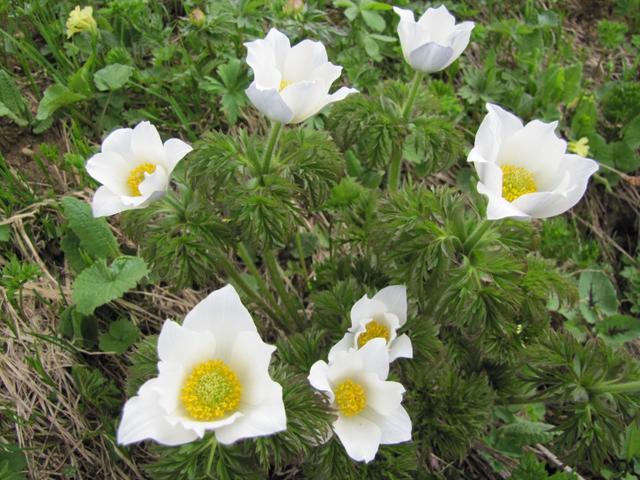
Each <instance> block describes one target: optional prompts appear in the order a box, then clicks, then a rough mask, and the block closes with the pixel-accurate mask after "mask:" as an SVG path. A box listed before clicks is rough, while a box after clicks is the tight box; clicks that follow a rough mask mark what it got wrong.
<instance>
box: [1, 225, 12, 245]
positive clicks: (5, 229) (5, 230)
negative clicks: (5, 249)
mask: <svg viewBox="0 0 640 480" xmlns="http://www.w3.org/2000/svg"><path fill="white" fill-rule="evenodd" d="M10 239H11V228H9V225H0V242H8V241H9V240H10Z"/></svg>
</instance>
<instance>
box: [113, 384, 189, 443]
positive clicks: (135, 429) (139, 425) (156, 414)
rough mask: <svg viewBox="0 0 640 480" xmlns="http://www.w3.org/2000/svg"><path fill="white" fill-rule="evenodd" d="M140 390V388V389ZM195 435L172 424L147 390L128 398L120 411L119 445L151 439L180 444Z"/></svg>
mask: <svg viewBox="0 0 640 480" xmlns="http://www.w3.org/2000/svg"><path fill="white" fill-rule="evenodd" d="M141 390H142V389H141ZM196 438H197V435H196V434H195V433H194V432H192V431H190V430H187V429H185V428H183V427H182V426H180V425H175V426H172V425H171V424H169V422H168V421H167V419H166V412H165V411H164V410H163V409H162V407H161V406H160V405H159V403H158V402H157V395H155V394H154V393H153V392H147V393H145V394H143V395H138V396H135V397H133V398H131V399H129V400H128V401H127V402H126V403H125V405H124V409H123V412H122V420H121V422H120V426H119V427H118V433H117V441H118V443H119V444H120V445H128V444H130V443H135V442H140V441H142V440H147V439H152V440H155V441H157V442H159V443H161V444H163V445H181V444H183V443H188V442H191V441H193V440H195V439H196Z"/></svg>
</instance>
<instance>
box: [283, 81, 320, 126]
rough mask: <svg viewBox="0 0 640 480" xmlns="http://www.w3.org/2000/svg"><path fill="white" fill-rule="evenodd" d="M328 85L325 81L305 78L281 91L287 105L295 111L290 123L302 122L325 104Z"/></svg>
mask: <svg viewBox="0 0 640 480" xmlns="http://www.w3.org/2000/svg"><path fill="white" fill-rule="evenodd" d="M327 93H328V87H327V86H326V85H325V84H324V82H315V81H309V80H305V81H303V82H298V83H294V84H293V85H289V86H288V87H287V88H285V89H284V90H282V92H280V96H281V97H282V100H283V101H284V103H286V104H287V107H289V109H290V110H291V111H292V112H293V117H292V118H291V120H290V121H289V122H290V123H300V122H303V121H305V120H306V119H307V118H309V117H311V116H313V115H315V114H316V113H318V112H319V111H320V109H321V108H322V107H323V106H324V105H323V104H322V103H321V102H322V99H323V98H324V97H326V96H327Z"/></svg>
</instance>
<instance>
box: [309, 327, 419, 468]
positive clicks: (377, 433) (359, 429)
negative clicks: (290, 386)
mask: <svg viewBox="0 0 640 480" xmlns="http://www.w3.org/2000/svg"><path fill="white" fill-rule="evenodd" d="M388 375H389V354H388V352H387V346H386V345H385V342H384V340H383V339H381V338H376V339H374V340H371V341H370V342H367V343H366V345H364V346H363V347H362V348H360V349H359V350H353V349H352V350H348V351H340V352H338V353H337V354H336V355H335V358H334V359H333V361H331V362H330V363H328V364H327V363H326V362H324V361H322V360H319V361H317V362H316V363H314V364H313V365H312V366H311V371H310V372H309V377H308V378H309V382H310V383H311V385H313V386H314V387H315V388H317V389H318V390H321V391H323V392H325V393H326V395H327V396H328V397H329V401H330V402H331V405H332V407H333V408H334V409H335V411H336V413H337V415H338V418H337V419H336V421H335V422H334V423H333V431H334V432H335V434H336V435H337V436H338V438H339V439H340V441H341V442H342V444H343V445H344V448H345V450H346V451H347V454H348V455H349V456H350V457H351V458H353V459H354V460H357V461H359V462H362V461H364V462H370V461H371V460H373V459H374V457H375V456H376V452H377V451H378V448H379V446H380V445H381V444H382V445H389V444H395V443H401V442H406V441H409V440H411V418H409V415H408V414H407V412H406V410H405V409H404V408H403V407H402V394H403V393H404V391H405V390H404V387H403V386H402V385H401V384H400V383H398V382H389V381H386V379H387V376H388Z"/></svg>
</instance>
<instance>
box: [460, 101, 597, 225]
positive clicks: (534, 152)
mask: <svg viewBox="0 0 640 480" xmlns="http://www.w3.org/2000/svg"><path fill="white" fill-rule="evenodd" d="M487 109H488V110H489V113H488V114H487V116H486V117H484V120H483V121H482V124H481V125H480V128H479V129H478V132H477V133H476V140H475V144H474V147H473V149H472V150H471V152H469V157H468V161H469V162H473V163H474V165H475V167H476V171H477V172H478V177H479V179H480V180H479V182H478V192H479V193H481V194H483V195H486V196H487V197H488V199H489V204H488V205H487V218H488V219H489V220H497V219H499V218H505V217H512V218H519V219H527V218H546V217H552V216H554V215H558V214H560V213H562V212H565V211H566V210H569V209H570V208H571V207H573V206H574V205H575V204H576V203H578V201H579V200H580V199H581V198H582V196H583V195H584V192H585V190H586V189H587V183H588V182H589V177H590V176H591V175H593V174H594V173H595V172H596V171H597V170H598V163H597V162H595V161H593V160H591V159H589V158H583V157H580V156H579V155H572V154H567V153H566V150H567V142H565V141H564V140H562V139H560V138H558V137H557V136H556V134H555V133H554V131H555V129H556V127H557V126H558V122H552V123H544V122H541V121H539V120H533V121H531V122H529V123H528V124H527V125H525V126H523V125H522V121H521V120H520V119H519V118H518V117H516V116H515V115H513V114H512V113H509V112H507V111H506V110H503V109H502V108H500V107H499V106H497V105H492V104H487Z"/></svg>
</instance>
